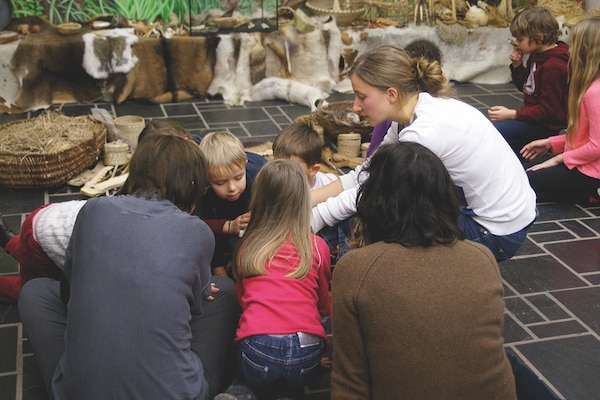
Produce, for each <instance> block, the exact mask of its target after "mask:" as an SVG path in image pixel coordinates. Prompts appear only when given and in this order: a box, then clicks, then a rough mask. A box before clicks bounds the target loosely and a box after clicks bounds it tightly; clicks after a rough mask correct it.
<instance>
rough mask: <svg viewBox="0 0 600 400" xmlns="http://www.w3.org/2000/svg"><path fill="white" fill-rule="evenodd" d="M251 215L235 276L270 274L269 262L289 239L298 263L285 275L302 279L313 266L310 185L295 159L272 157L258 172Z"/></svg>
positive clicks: (236, 258) (238, 250) (238, 249)
mask: <svg viewBox="0 0 600 400" xmlns="http://www.w3.org/2000/svg"><path fill="white" fill-rule="evenodd" d="M250 212H251V218H250V223H249V224H248V228H247V229H246V232H245V233H244V236H243V237H242V238H241V239H240V241H239V242H238V244H237V247H236V249H235V251H234V255H233V260H234V266H233V274H234V277H235V279H236V280H238V281H239V280H242V279H243V278H249V277H253V276H258V275H268V270H267V266H266V265H267V264H268V263H269V261H270V260H272V259H273V257H274V256H275V255H276V254H277V251H278V250H279V249H280V248H281V246H282V245H283V244H284V243H285V242H286V241H291V242H292V244H293V245H294V246H295V247H296V250H297V252H298V260H299V261H298V264H297V265H296V267H295V268H294V269H293V270H292V271H291V272H290V273H288V274H287V275H286V276H287V277H289V278H295V279H302V278H304V277H305V276H306V275H307V274H308V273H309V272H310V269H311V266H312V230H311V226H310V220H311V208H310V189H309V187H308V179H307V178H306V175H305V174H304V172H303V171H302V169H301V168H300V166H299V165H298V163H296V162H295V161H291V160H273V161H269V162H268V163H267V164H265V165H264V166H263V167H262V168H261V170H260V171H259V172H258V175H257V176H256V179H255V180H254V184H253V186H252V196H251V199H250Z"/></svg>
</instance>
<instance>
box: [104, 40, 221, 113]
mask: <svg viewBox="0 0 600 400" xmlns="http://www.w3.org/2000/svg"><path fill="white" fill-rule="evenodd" d="M219 41H220V38H219V37H216V36H208V37H193V38H192V37H181V36H175V37H173V38H171V39H164V38H163V39H154V38H150V39H140V40H139V42H138V43H137V44H135V45H134V46H133V55H134V56H135V57H137V58H138V59H139V60H142V61H140V62H138V63H137V64H136V65H135V67H134V68H133V69H132V70H131V71H129V72H128V73H127V74H123V73H120V74H112V75H110V76H109V78H108V80H107V85H106V87H107V94H108V95H110V96H111V97H112V101H113V102H115V103H116V104H121V103H122V102H124V101H125V100H127V99H138V100H144V101H148V102H151V103H168V102H174V101H180V100H186V99H190V98H192V97H205V96H206V94H207V90H208V87H209V85H210V82H211V81H212V77H213V69H214V67H215V59H216V49H217V45H218V43H219Z"/></svg>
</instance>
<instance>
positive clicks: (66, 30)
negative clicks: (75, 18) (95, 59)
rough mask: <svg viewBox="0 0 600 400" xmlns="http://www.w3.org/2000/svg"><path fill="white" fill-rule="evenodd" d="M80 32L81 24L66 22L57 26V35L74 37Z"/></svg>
mask: <svg viewBox="0 0 600 400" xmlns="http://www.w3.org/2000/svg"><path fill="white" fill-rule="evenodd" d="M79 31H81V24H79V23H77V22H67V23H65V24H60V25H59V26H58V33H60V34H61V35H74V34H76V33H78V32H79Z"/></svg>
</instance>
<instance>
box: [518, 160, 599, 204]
mask: <svg viewBox="0 0 600 400" xmlns="http://www.w3.org/2000/svg"><path fill="white" fill-rule="evenodd" d="M534 164H537V163H533V164H530V165H528V166H527V167H529V166H531V165H534ZM527 176H528V177H529V183H530V184H531V187H532V188H533V190H535V193H536V194H537V201H538V202H546V201H553V202H557V203H588V202H589V198H590V195H595V196H598V193H597V192H596V190H597V189H598V188H600V179H596V178H592V177H590V176H587V175H584V174H582V173H581V172H579V170H578V169H577V168H573V169H568V168H567V167H566V166H565V165H564V164H561V165H557V166H556V167H551V168H544V169H540V170H537V171H529V172H527Z"/></svg>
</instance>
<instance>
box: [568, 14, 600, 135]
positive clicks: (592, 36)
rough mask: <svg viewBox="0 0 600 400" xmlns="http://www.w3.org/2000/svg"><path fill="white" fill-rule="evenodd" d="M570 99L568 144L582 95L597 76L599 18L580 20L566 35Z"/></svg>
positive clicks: (599, 47) (599, 60)
mask: <svg viewBox="0 0 600 400" xmlns="http://www.w3.org/2000/svg"><path fill="white" fill-rule="evenodd" d="M569 36H570V40H571V44H570V50H569V52H570V56H569V74H570V75H569V100H568V117H569V123H568V125H567V143H569V145H571V144H572V139H573V137H574V136H575V132H577V128H579V112H580V108H581V99H582V98H583V94H584V93H585V92H586V90H587V89H588V88H589V87H590V85H591V84H592V82H593V81H594V80H596V79H598V77H599V74H600V41H599V38H600V17H593V18H586V19H583V20H581V21H579V22H578V23H577V24H576V25H575V26H574V27H573V28H572V29H571V32H570V34H569Z"/></svg>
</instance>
